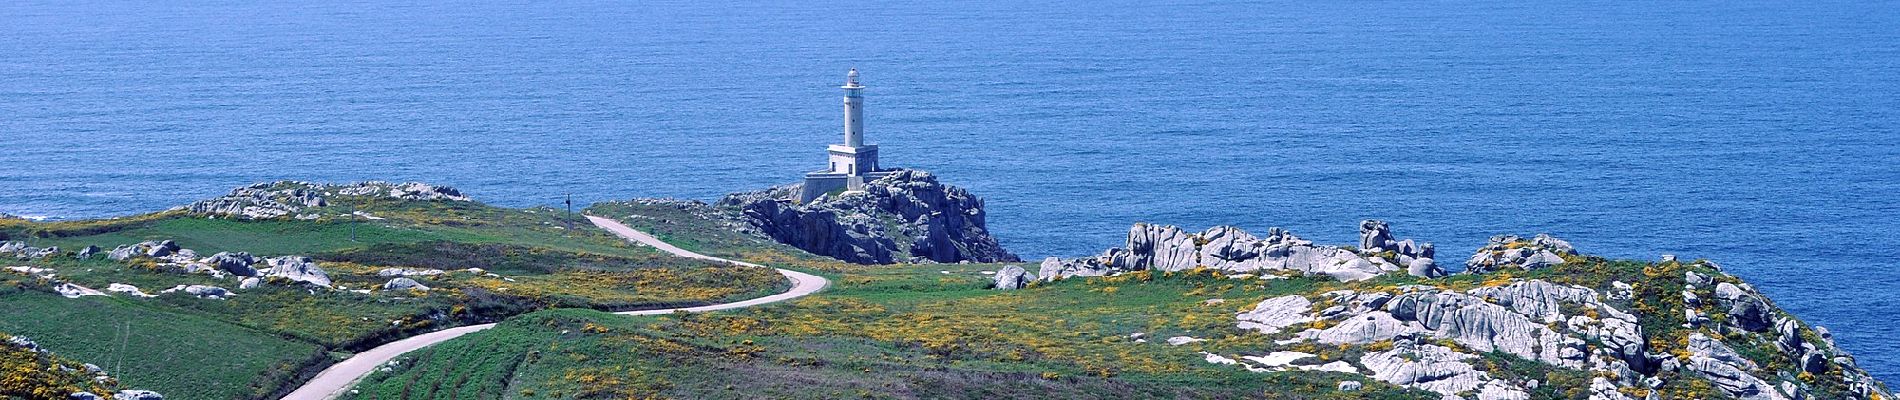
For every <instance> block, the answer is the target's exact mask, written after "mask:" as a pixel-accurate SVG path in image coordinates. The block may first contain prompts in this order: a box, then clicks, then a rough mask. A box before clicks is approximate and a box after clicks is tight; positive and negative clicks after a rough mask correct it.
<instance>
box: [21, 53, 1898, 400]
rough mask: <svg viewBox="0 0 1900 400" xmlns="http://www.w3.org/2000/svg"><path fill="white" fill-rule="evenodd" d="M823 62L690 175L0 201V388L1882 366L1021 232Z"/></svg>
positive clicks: (638, 387) (1014, 385)
mask: <svg viewBox="0 0 1900 400" xmlns="http://www.w3.org/2000/svg"><path fill="white" fill-rule="evenodd" d="M844 89H845V120H846V123H845V135H844V140H843V143H842V144H837V145H832V146H830V147H829V148H828V149H827V154H828V156H829V163H828V165H827V167H826V169H824V170H822V171H816V172H811V173H808V174H806V175H805V176H804V181H803V182H801V183H794V184H789V185H785V186H779V187H774V188H768V189H764V190H757V191H744V192H739V193H734V194H731V195H728V196H725V197H724V198H722V199H720V200H718V201H716V202H713V203H706V202H700V201H692V200H676V199H632V200H626V201H611V202H602V203H598V204H593V205H591V206H588V207H585V208H584V209H583V210H582V211H581V212H579V213H569V212H567V211H564V210H559V209H553V208H546V207H535V208H507V207H497V206H493V205H488V204H484V203H481V202H479V201H477V200H475V199H474V198H473V197H472V196H469V195H468V194H464V193H462V192H461V191H459V190H456V189H454V188H450V187H444V186H437V185H430V184H426V183H390V182H359V183H342V184H335V183H313V182H294V181H283V182H271V183H261V184H256V185H251V186H245V187H240V188H236V189H234V190H232V191H231V192H230V193H229V194H226V195H224V196H220V197H216V198H211V199H205V200H202V201H197V202H193V203H190V204H187V205H183V206H179V207H177V208H174V209H171V210H166V211H161V212H156V213H149V214H142V215H134V216H126V217H121V218H111V219H99V220H81V221H54V222H40V221H30V220H25V219H19V218H0V260H4V261H5V269H4V270H3V271H0V332H5V334H4V335H0V338H5V339H7V340H8V342H7V343H6V344H5V345H0V371H5V373H6V375H5V376H4V379H0V396H6V397H16V398H27V399H67V400H80V399H105V398H115V399H141V400H144V399H276V398H288V399H298V400H304V399H313V400H314V399H331V398H342V399H539V398H552V399H597V398H679V399H687V398H692V399H699V398H722V399H724V398H730V399H755V398H900V399H901V398H932V399H935V398H967V399H997V398H1021V399H1046V398H1077V399H1085V398H1086V399H1093V398H1285V399H1321V398H1324V399H1360V398H1370V399H1454V398H1455V399H1483V400H1505V399H1592V400H1637V399H1744V400H1801V399H1870V400H1881V399H1891V398H1893V397H1892V396H1893V395H1892V392H1891V391H1890V389H1888V387H1887V386H1886V385H1885V384H1884V383H1882V382H1880V381H1878V380H1876V379H1874V378H1873V377H1872V375H1870V374H1869V373H1868V372H1867V371H1865V370H1863V369H1862V368H1861V367H1860V366H1859V365H1858V364H1857V363H1856V361H1855V358H1854V356H1853V355H1852V354H1850V353H1849V352H1848V351H1846V350H1844V349H1842V348H1840V347H1839V346H1837V345H1836V344H1835V343H1834V341H1833V337H1832V334H1831V333H1830V332H1829V331H1828V330H1827V329H1825V328H1822V327H1820V326H1815V325H1812V324H1809V323H1807V322H1804V321H1803V320H1802V319H1800V318H1799V317H1798V316H1796V315H1793V314H1790V313H1788V312H1786V311H1784V310H1782V309H1781V308H1779V307H1777V306H1776V305H1775V303H1774V302H1773V301H1772V300H1771V299H1769V298H1768V297H1766V296H1764V295H1763V294H1761V293H1760V292H1759V291H1756V290H1755V289H1754V288H1753V287H1752V286H1750V285H1749V284H1748V283H1747V282H1745V281H1744V280H1743V279H1742V278H1741V277H1738V276H1736V275H1734V274H1732V273H1731V271H1728V270H1725V269H1724V268H1722V266H1721V265H1719V264H1717V263H1716V262H1714V261H1710V260H1700V259H1696V260H1689V259H1678V258H1676V257H1673V256H1662V257H1659V258H1657V259H1653V260H1629V259H1611V258H1606V257H1600V256H1595V255H1591V254H1590V253H1589V252H1588V251H1587V250H1588V246H1587V244H1586V245H1584V246H1578V245H1573V244H1572V243H1570V242H1568V241H1565V240H1562V239H1559V238H1555V237H1551V236H1549V235H1529V236H1518V235H1513V234H1506V235H1499V236H1496V237H1494V238H1492V239H1491V240H1490V242H1489V243H1487V244H1485V245H1484V246H1482V247H1479V248H1476V249H1469V250H1468V251H1469V253H1468V255H1466V253H1465V252H1464V251H1457V252H1456V253H1455V254H1453V253H1445V252H1447V251H1453V250H1442V249H1439V248H1438V247H1437V246H1434V245H1433V244H1431V243H1425V242H1423V241H1421V240H1416V239H1401V238H1400V237H1399V236H1398V235H1397V234H1396V232H1397V231H1396V230H1395V229H1394V228H1393V227H1392V226H1390V225H1389V224H1387V223H1385V222H1383V221H1377V220H1365V221H1358V223H1357V226H1356V228H1357V232H1358V237H1359V240H1358V241H1357V242H1355V243H1345V244H1323V243H1315V242H1313V241H1310V240H1305V239H1302V238H1300V237H1299V236H1297V235H1295V234H1294V233H1293V232H1289V231H1286V230H1283V229H1278V228H1275V229H1269V230H1266V231H1264V232H1263V233H1260V234H1256V233H1252V232H1247V231H1245V230H1242V229H1240V228H1237V227H1231V226H1216V227H1210V228H1207V229H1204V230H1198V231H1196V230H1190V229H1183V228H1181V227H1176V226H1167V225H1160V224H1149V223H1138V222H1137V223H1134V224H1133V225H1132V226H1131V227H1130V228H1129V230H1128V233H1127V236H1126V240H1125V242H1124V243H1122V244H1121V245H1120V246H1118V247H1112V248H1108V249H1105V250H1104V251H1102V253H1101V254H1099V255H1095V256H1086V257H1073V258H1061V257H1051V258H1045V259H1043V260H1041V261H1039V262H1036V263H1024V262H1021V261H1020V259H1019V258H1018V257H1017V256H1016V255H1014V254H1013V253H1010V252H1009V251H1006V250H1005V249H1003V248H1002V246H1001V245H1000V244H998V242H997V241H996V240H995V238H994V237H993V236H992V235H991V232H990V231H989V228H988V226H987V224H986V213H985V211H984V203H983V201H982V200H981V199H980V198H979V197H977V196H975V195H974V194H971V193H970V192H969V191H967V190H964V189H962V188H958V187H955V186H952V185H949V184H946V183H944V182H942V181H940V180H939V178H938V177H937V175H934V174H931V173H927V172H924V171H917V170H906V169H897V168H883V167H881V166H880V164H879V160H878V156H877V146H876V145H872V144H866V143H865V142H864V136H863V109H862V106H863V94H862V90H863V89H864V86H863V84H862V83H861V82H860V77H859V75H858V73H857V72H856V71H855V70H854V71H852V72H851V73H850V74H849V75H848V78H847V80H846V84H845V85H844ZM1349 222H1350V221H1349ZM1342 225H1344V226H1343V227H1345V228H1347V229H1351V228H1352V226H1351V225H1350V224H1342ZM1526 233H1528V232H1526ZM1441 259H1448V260H1462V262H1458V261H1440V260H1441Z"/></svg>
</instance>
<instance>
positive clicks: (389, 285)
mask: <svg viewBox="0 0 1900 400" xmlns="http://www.w3.org/2000/svg"><path fill="white" fill-rule="evenodd" d="M383 290H388V291H395V290H422V291H427V290H429V287H428V286H424V285H423V284H422V282H416V280H415V279H409V278H396V279H390V280H389V282H384V283H383Z"/></svg>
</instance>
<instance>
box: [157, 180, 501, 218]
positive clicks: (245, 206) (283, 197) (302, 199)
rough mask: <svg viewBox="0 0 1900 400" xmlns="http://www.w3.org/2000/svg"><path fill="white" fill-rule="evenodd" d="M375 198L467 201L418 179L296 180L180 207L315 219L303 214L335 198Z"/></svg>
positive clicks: (239, 215)
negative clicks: (352, 181) (397, 181)
mask: <svg viewBox="0 0 1900 400" xmlns="http://www.w3.org/2000/svg"><path fill="white" fill-rule="evenodd" d="M343 197H350V198H378V199H391V200H414V201H469V199H468V197H467V196H464V195H463V194H462V192H461V191H459V190H456V189H455V188H452V187H447V186H435V185H430V184H426V183H420V182H407V183H390V182H382V181H369V182H359V183H350V184H320V183H311V182H298V181H279V182H269V183H259V184H254V185H250V186H245V187H241V188H237V189H235V190H232V191H231V193H230V194H226V195H224V196H220V197H217V198H212V199H205V200H200V201H197V202H193V203H191V204H190V205H186V206H184V207H180V209H182V210H185V211H188V212H191V213H193V214H202V215H210V216H221V217H230V218H240V219H270V218H282V217H293V218H296V219H316V218H321V217H322V215H320V214H318V213H306V212H305V211H306V210H308V209H312V208H317V207H324V206H327V205H330V204H331V203H332V199H336V198H343Z"/></svg>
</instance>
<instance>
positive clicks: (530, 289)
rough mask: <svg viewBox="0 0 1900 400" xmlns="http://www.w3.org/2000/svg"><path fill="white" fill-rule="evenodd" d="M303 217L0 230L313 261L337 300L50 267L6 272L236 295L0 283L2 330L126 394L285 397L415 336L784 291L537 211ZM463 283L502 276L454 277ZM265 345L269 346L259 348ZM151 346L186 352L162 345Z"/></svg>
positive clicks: (126, 270) (463, 206)
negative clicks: (109, 380)
mask: <svg viewBox="0 0 1900 400" xmlns="http://www.w3.org/2000/svg"><path fill="white" fill-rule="evenodd" d="M306 211H308V212H314V213H317V214H321V215H323V217H322V218H319V219H316V220H288V219H273V220H234V219H227V218H206V217H203V216H193V215H188V214H185V213H182V212H175V211H174V212H163V213H155V214H147V215H140V216H133V217H126V218H120V219H112V220H91V221H64V222H52V223H39V222H31V221H23V220H0V237H4V238H7V239H8V240H25V241H28V242H29V243H31V244H32V245H34V246H51V245H57V246H60V247H61V248H63V249H65V250H67V251H74V250H77V249H78V248H80V247H84V246H86V245H96V246H99V247H101V248H103V249H106V250H110V249H111V248H113V247H114V246H117V245H122V244H131V243H136V242H140V241H146V240H168V239H169V240H175V241H177V242H178V244H179V245H180V246H182V247H184V248H189V249H193V250H195V251H197V252H199V254H200V255H201V256H208V255H210V254H212V253H216V252H221V251H244V252H250V253H252V254H256V255H259V256H278V255H306V256H311V257H313V258H315V259H317V260H318V261H319V262H320V265H321V267H322V268H324V269H325V270H326V272H327V273H328V275H329V276H330V278H331V280H332V281H333V284H334V285H335V286H336V287H337V288H338V289H339V290H323V289H310V288H305V287H299V286H295V285H282V284H267V285H263V286H260V287H257V288H253V289H241V290H240V289H238V282H237V280H236V279H228V278H227V279H216V278H213V277H211V276H209V275H205V274H187V273H183V272H182V271H181V270H178V269H176V268H174V267H164V266H157V265H155V264H154V263H152V262H151V261H150V260H145V259H134V260H130V261H125V262H120V261H110V260H105V259H103V258H93V259H87V260H79V259H73V258H69V257H63V256H62V257H52V258H47V259H42V260H36V261H32V262H18V263H13V262H10V263H8V265H23V264H25V265H33V266H37V267H46V268H53V269H55V270H57V271H58V275H59V277H60V278H59V279H61V280H63V281H69V282H72V283H75V284H79V285H84V286H88V287H92V288H96V289H104V288H106V287H107V285H109V284H112V283H125V284H131V285H135V286H138V287H139V288H142V289H143V290H145V291H146V292H148V293H157V292H158V291H160V290H163V289H166V288H170V287H173V286H177V285H212V286H218V287H223V288H226V289H231V290H234V291H236V293H237V295H236V296H233V297H231V298H230V299H226V300H213V299H199V298H195V297H192V296H189V295H184V294H179V293H175V294H166V295H160V296H158V297H155V298H132V297H125V296H116V295H115V296H113V297H104V298H102V297H87V298H82V299H64V298H60V297H58V296H55V295H49V294H46V292H48V291H49V288H50V287H51V282H47V281H44V280H38V279H34V278H29V277H23V276H19V275H14V274H11V273H6V272H0V279H4V280H5V281H6V282H8V285H7V286H6V287H10V288H16V289H13V291H14V292H17V293H15V294H9V295H7V296H4V297H0V308H3V309H5V310H7V312H11V313H14V314H15V315H19V316H22V317H21V318H11V317H9V318H7V319H6V321H5V322H4V323H0V330H5V331H10V332H17V333H20V334H25V335H28V336H31V337H35V338H36V339H37V338H39V337H40V336H42V335H44V336H50V338H51V340H50V343H57V344H59V345H61V346H62V347H71V348H75V349H76V350H74V351H72V352H70V353H67V354H68V355H70V356H72V357H73V358H75V359H79V360H82V361H86V362H95V363H100V364H102V365H105V363H106V362H108V361H109V362H111V363H114V364H115V365H119V366H120V367H119V368H116V370H114V371H113V372H115V373H123V374H124V375H125V376H128V377H129V378H128V379H127V380H126V382H127V386H126V387H132V388H147V389H153V390H158V391H160V392H161V393H164V394H166V395H167V396H168V398H183V399H200V398H202V399H248V398H267V397H270V396H273V395H281V394H282V393H283V392H284V391H285V390H287V389H289V388H290V387H289V386H286V385H288V384H291V383H294V382H292V381H295V380H298V379H301V378H299V377H298V374H300V373H308V372H314V371H312V370H309V369H311V368H316V367H320V366H321V365H320V364H322V363H324V362H326V361H325V360H326V359H325V358H322V357H320V356H319V355H321V354H325V353H328V352H338V353H339V355H347V354H343V353H347V352H351V351H359V350H363V349H367V348H370V347H372V346H375V345H378V344H381V343H385V342H389V341H393V340H397V339H400V338H403V337H407V336H409V335H413V334H416V333H420V332H426V331H431V330H435V329H440V328H445V327H451V326H458V325H466V324H474V323H485V322H494V321H500V320H503V319H506V318H508V317H511V316H514V315H518V314H522V313H526V312H530V311H533V310H538V309H544V308H550V307H585V308H595V309H601V310H621V309H642V308H661V307H674V306H691V305H701V304H710V303H718V302H728V301H737V300H741V299H746V298H752V297H758V296H764V295H767V294H770V293H774V292H777V291H779V290H782V289H783V288H784V287H785V286H787V283H786V282H785V281H784V279H783V278H782V277H780V276H779V275H777V274H776V273H775V272H773V271H770V270H768V269H763V268H749V267H734V266H725V265H720V264H713V263H707V262H703V261H697V260H687V259H682V258H677V257H672V256H670V255H666V254H662V253H660V252H658V251H656V250H654V249H652V248H649V247H644V246H635V245H632V244H629V243H628V242H626V241H625V240H624V239H621V238H619V237H617V236H614V235H613V234H611V233H608V232H606V231H604V230H600V229H598V228H596V227H594V226H593V225H592V224H591V223H589V222H587V221H586V219H585V218H583V217H580V216H579V215H573V214H567V213H563V212H558V211H556V210H552V209H546V208H535V209H508V208H499V207H492V206H487V205H482V204H479V203H472V202H424V201H387V200H369V199H341V200H337V201H332V205H331V206H327V207H321V208H316V209H311V210H306ZM356 212H363V213H367V214H370V215H374V216H376V217H378V218H380V219H367V218H363V217H360V216H356V215H354V214H353V213H356ZM389 267H403V268H437V269H444V270H449V271H451V273H449V274H445V275H439V276H431V277H417V278H415V279H417V280H419V281H422V283H423V284H425V285H428V286H430V287H432V288H434V289H435V290H431V291H427V292H421V291H402V292H388V291H381V290H375V289H377V288H378V287H379V286H380V285H381V284H382V283H384V282H385V281H388V280H389V279H390V278H388V277H380V276H377V275H376V271H378V270H380V269H383V268H389ZM467 268H482V269H485V270H487V271H488V272H490V273H495V274H499V276H485V275H480V274H475V273H470V272H463V271H462V270H464V269H467ZM341 289H371V290H370V292H369V293H357V292H354V291H350V290H341ZM62 307H65V308H62ZM81 311H84V312H86V313H92V314H98V315H92V314H81V313H79V312H81ZM121 320H129V321H134V322H133V323H134V324H135V325H139V324H144V325H155V324H158V321H176V323H174V324H172V325H166V326H163V327H160V328H154V327H151V326H145V328H146V330H145V331H146V332H159V333H162V334H163V335H162V336H160V335H157V334H154V335H147V336H140V335H133V336H132V339H131V340H132V341H131V346H132V347H137V351H132V352H131V353H134V354H124V355H122V354H119V353H117V352H119V351H120V350H118V347H117V344H118V343H119V341H114V340H115V339H117V338H118V337H117V336H111V335H105V336H101V335H102V334H100V333H98V332H106V333H108V334H116V333H115V332H120V331H121V328H122V327H121V326H117V325H113V326H110V327H109V328H110V329H107V328H108V327H106V325H109V324H110V323H112V322H115V321H121ZM137 327H138V326H135V328H137ZM260 338H261V339H260ZM262 339H269V340H270V343H269V344H268V345H265V344H258V343H257V341H258V340H262ZM163 340H174V341H179V342H182V343H186V345H183V346H168V345H167V344H166V343H165V342H164V341H163ZM108 345H110V346H108ZM105 350H111V351H112V352H105ZM140 351H143V352H145V353H139V352H140ZM101 357H103V358H101ZM286 360H288V361H286ZM207 365H208V366H209V367H200V366H207ZM187 366H189V367H187ZM107 367H108V368H111V367H112V366H111V365H107ZM202 382H216V384H205V383H202ZM194 384H195V385H196V386H194Z"/></svg>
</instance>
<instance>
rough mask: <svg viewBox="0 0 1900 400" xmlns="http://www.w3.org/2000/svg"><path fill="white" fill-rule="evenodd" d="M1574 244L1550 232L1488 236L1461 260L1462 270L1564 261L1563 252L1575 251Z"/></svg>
mask: <svg viewBox="0 0 1900 400" xmlns="http://www.w3.org/2000/svg"><path fill="white" fill-rule="evenodd" d="M1576 254H1577V248H1575V247H1571V246H1570V242H1566V241H1563V240H1560V239H1557V238H1554V237H1551V236H1550V235H1543V234H1540V235H1537V236H1536V237H1533V238H1531V239H1530V240H1525V239H1524V238H1522V237H1518V236H1517V235H1498V236H1492V237H1491V241H1490V243H1487V244H1485V246H1484V247H1481V248H1479V249H1478V251H1477V252H1475V253H1473V254H1472V255H1471V259H1470V260H1466V261H1465V273H1471V274H1481V273H1486V272H1491V271H1496V270H1498V269H1499V268H1504V267H1518V268H1523V269H1527V270H1530V269H1538V268H1544V267H1549V266H1553V265H1559V264H1563V263H1564V258H1563V256H1570V255H1576Z"/></svg>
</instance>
